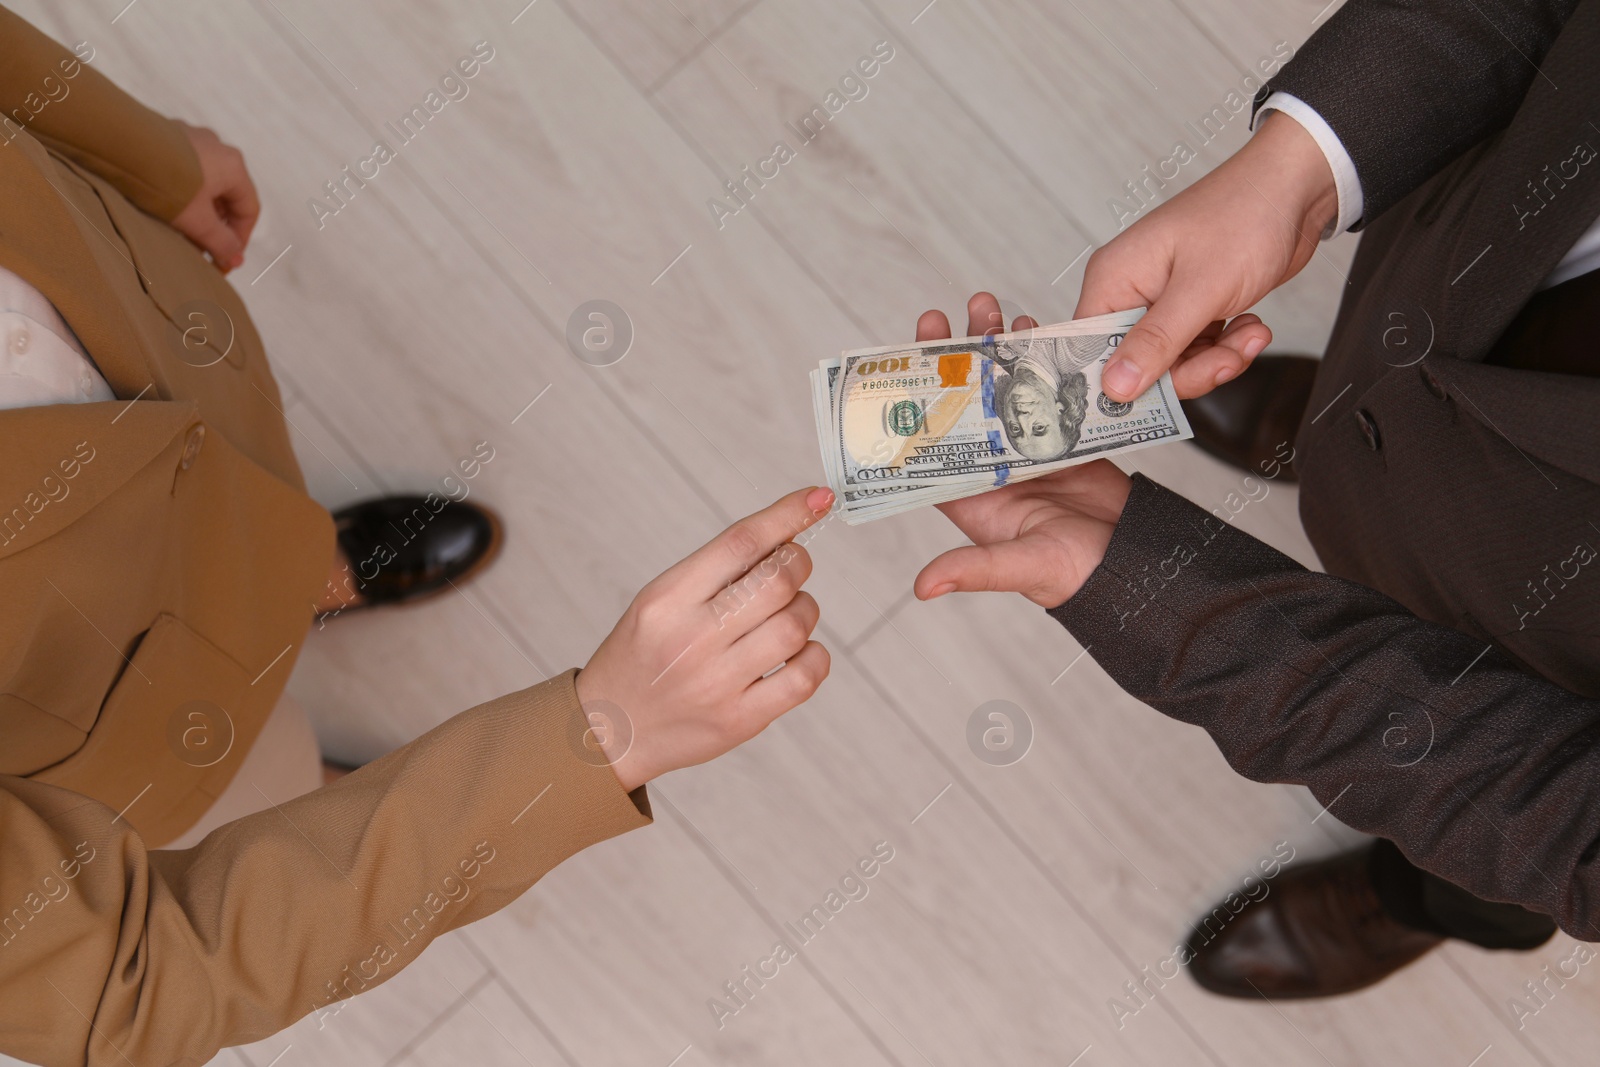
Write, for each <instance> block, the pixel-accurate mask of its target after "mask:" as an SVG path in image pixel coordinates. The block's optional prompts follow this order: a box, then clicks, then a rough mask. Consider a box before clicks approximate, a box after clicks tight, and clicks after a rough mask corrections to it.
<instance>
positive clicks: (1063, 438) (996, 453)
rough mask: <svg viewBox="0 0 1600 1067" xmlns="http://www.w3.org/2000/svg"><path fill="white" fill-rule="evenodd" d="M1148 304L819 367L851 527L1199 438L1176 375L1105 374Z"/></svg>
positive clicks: (815, 390) (818, 401)
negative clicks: (1150, 380) (1119, 393)
mask: <svg viewBox="0 0 1600 1067" xmlns="http://www.w3.org/2000/svg"><path fill="white" fill-rule="evenodd" d="M1144 310H1145V309H1144V308H1137V309H1135V310H1133V311H1119V312H1115V313H1113V314H1110V315H1098V316H1096V317H1094V318H1090V319H1077V320H1075V321H1073V322H1063V323H1059V324H1057V325H1055V326H1039V327H1035V328H1034V329H1031V330H1023V331H1019V332H1016V333H1002V334H993V335H991V336H989V337H967V338H961V339H957V340H948V339H947V340H940V341H924V342H921V343H918V344H908V345H895V346H891V347H888V348H862V349H856V350H854V351H849V352H845V353H843V354H842V355H841V356H840V357H839V358H838V359H827V360H823V361H822V364H821V365H820V366H819V367H818V368H817V369H816V370H814V371H812V372H811V395H812V401H813V403H814V405H815V407H816V416H817V435H818V437H819V439H820V440H821V442H822V465H823V469H824V470H825V471H826V472H827V480H828V485H829V486H830V487H831V488H832V489H833V491H834V493H835V494H837V496H838V498H839V500H840V501H841V504H842V507H843V510H844V520H845V522H847V523H850V524H851V525H855V524H857V523H863V522H871V521H872V520H873V519H880V518H883V517H885V516H887V515H894V514H897V513H899V512H902V511H910V510H911V509H913V508H920V507H924V506H926V505H928V504H937V503H941V502H943V501H946V500H958V499H960V498H962V497H968V496H973V495H975V494H977V493H982V492H985V491H987V490H989V489H994V488H996V487H998V486H1001V485H1005V484H1007V483H1009V482H1015V481H1021V480H1023V479H1027V478H1036V477H1038V476H1039V475H1041V474H1048V473H1050V472H1051V471H1055V470H1060V469H1061V468H1063V467H1070V466H1072V465H1074V464H1077V463H1084V462H1087V461H1088V460H1091V459H1098V458H1100V457H1103V456H1112V455H1116V454H1117V453H1119V452H1131V451H1133V450H1135V449H1139V448H1145V447H1148V446H1150V445H1154V444H1160V443H1162V442H1166V441H1182V440H1185V439H1187V438H1189V437H1192V436H1193V434H1192V432H1191V431H1190V429H1189V422H1188V420H1187V419H1185V418H1184V415H1183V408H1182V407H1180V406H1179V404H1178V396H1177V393H1176V392H1174V390H1173V387H1172V378H1171V376H1169V375H1162V376H1161V378H1160V380H1159V381H1157V382H1156V383H1155V384H1154V385H1152V386H1151V387H1150V388H1149V389H1148V390H1146V391H1145V393H1144V394H1143V395H1142V396H1140V397H1138V398H1136V399H1134V400H1132V401H1127V402H1123V401H1116V400H1112V399H1111V398H1110V397H1108V396H1106V394H1104V393H1102V392H1101V391H1100V373H1101V371H1102V370H1104V369H1105V365H1106V361H1107V360H1108V359H1109V358H1110V356H1111V354H1112V353H1113V352H1115V351H1116V349H1117V345H1118V344H1120V343H1121V341H1122V338H1123V337H1124V336H1125V335H1126V334H1127V332H1128V328H1129V327H1130V326H1132V325H1133V324H1134V323H1135V322H1137V321H1138V320H1139V316H1140V315H1142V314H1144Z"/></svg>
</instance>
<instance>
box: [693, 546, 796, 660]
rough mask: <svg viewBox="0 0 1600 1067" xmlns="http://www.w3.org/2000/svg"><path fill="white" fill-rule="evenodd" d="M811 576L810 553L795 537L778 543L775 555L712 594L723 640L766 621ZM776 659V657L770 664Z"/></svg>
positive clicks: (786, 602)
mask: <svg viewBox="0 0 1600 1067" xmlns="http://www.w3.org/2000/svg"><path fill="white" fill-rule="evenodd" d="M809 577H811V555H810V553H808V552H807V551H806V550H805V549H803V548H801V547H800V546H799V545H797V544H795V543H794V542H792V541H787V542H785V543H783V544H781V545H779V546H778V548H777V551H775V552H773V554H772V555H770V556H768V557H767V558H766V559H764V560H762V561H761V562H760V563H757V564H756V565H755V566H754V567H751V568H750V569H749V570H748V571H745V572H744V574H742V575H740V576H739V577H738V578H735V579H734V580H733V582H732V583H731V584H729V585H728V586H727V588H725V589H723V590H722V592H720V593H718V594H717V595H716V596H714V597H712V598H711V614H712V616H713V617H714V618H715V619H716V623H717V630H718V632H719V633H720V634H721V635H722V640H723V641H724V642H725V643H730V644H731V643H733V642H735V641H737V640H740V639H742V638H743V636H744V635H745V634H748V633H749V632H750V631H752V630H755V629H758V628H760V627H761V626H763V625H765V623H766V622H767V620H768V618H769V617H771V616H772V615H773V614H775V613H776V612H778V611H781V610H782V609H783V607H784V605H786V604H788V603H790V602H791V601H793V600H794V598H795V594H796V593H797V592H799V589H800V587H801V586H802V585H804V584H805V581H806V579H807V578H809ZM807 632H808V633H809V631H807ZM796 647H797V648H798V647H799V646H798V645H796ZM781 658H782V657H779V659H781ZM777 662H778V660H773V661H772V663H769V664H767V666H768V667H771V666H772V665H773V664H775V663H777Z"/></svg>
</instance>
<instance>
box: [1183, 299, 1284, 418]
mask: <svg viewBox="0 0 1600 1067" xmlns="http://www.w3.org/2000/svg"><path fill="white" fill-rule="evenodd" d="M1271 341H1272V331H1271V330H1270V329H1269V328H1268V327H1267V324H1266V323H1264V322H1262V321H1261V320H1260V319H1259V318H1257V317H1256V316H1254V315H1240V316H1239V317H1238V318H1236V319H1234V320H1233V322H1231V323H1229V325H1228V328H1227V329H1226V330H1225V331H1223V333H1222V336H1220V337H1218V338H1217V339H1216V343H1215V344H1211V345H1204V346H1196V348H1197V350H1195V351H1192V352H1191V353H1189V354H1188V355H1187V356H1186V357H1185V358H1184V359H1183V361H1182V362H1180V363H1179V364H1178V365H1177V366H1176V367H1174V368H1172V384H1173V386H1174V387H1175V388H1176V389H1177V391H1178V396H1179V397H1181V398H1182V399H1184V400H1188V399H1190V398H1191V397H1197V396H1204V395H1205V394H1207V393H1209V392H1210V391H1211V390H1213V389H1215V388H1216V387H1217V386H1219V385H1221V384H1223V383H1224V382H1227V381H1231V380H1233V379H1234V378H1237V377H1238V376H1239V375H1241V374H1243V373H1244V372H1245V371H1246V370H1247V369H1248V368H1249V366H1250V364H1251V363H1252V362H1253V361H1254V360H1255V358H1256V356H1258V355H1260V354H1261V351H1262V349H1264V348H1266V347H1267V345H1268V344H1269V343H1271Z"/></svg>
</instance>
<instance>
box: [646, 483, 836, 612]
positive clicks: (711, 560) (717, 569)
mask: <svg viewBox="0 0 1600 1067" xmlns="http://www.w3.org/2000/svg"><path fill="white" fill-rule="evenodd" d="M832 505H833V491H832V490H831V489H825V488H813V489H801V490H798V491H796V492H793V493H790V494H789V495H788V496H785V497H782V498H780V499H779V500H777V501H776V502H775V503H773V504H772V505H771V506H769V507H766V508H763V509H762V510H760V511H758V512H756V513H755V514H754V515H749V516H746V517H745V518H742V519H740V520H739V521H738V522H736V523H734V524H733V525H732V526H730V527H728V528H727V529H726V530H724V531H722V533H720V534H718V535H717V536H716V537H714V538H712V540H711V541H710V542H708V543H707V544H706V545H705V546H703V547H702V548H700V549H698V550H697V551H695V552H694V553H693V554H692V555H690V556H689V557H688V558H686V559H684V560H683V561H682V562H680V563H678V564H676V565H675V566H673V567H672V568H671V569H670V570H668V571H667V572H666V573H665V574H663V575H662V576H661V578H659V579H657V580H658V581H664V582H668V583H677V582H685V583H688V588H689V589H690V590H691V591H692V592H694V593H696V594H698V595H700V596H703V597H705V599H706V600H710V599H712V598H713V597H715V596H716V595H717V594H718V593H719V592H720V591H721V590H722V589H723V587H724V586H727V585H728V584H729V583H731V582H733V581H734V580H735V579H737V578H740V577H742V576H743V575H744V573H745V572H746V571H748V570H749V569H750V568H751V567H754V566H755V565H756V564H757V563H760V562H761V561H762V560H764V559H766V558H767V557H768V556H770V555H772V553H773V552H774V551H776V550H777V548H778V546H779V545H781V544H783V543H784V542H786V541H789V540H791V539H792V538H793V537H794V535H795V534H797V533H799V532H800V531H801V530H804V529H805V528H806V527H808V526H810V525H811V524H812V523H814V522H816V521H817V520H818V519H820V518H821V517H822V516H824V515H826V514H827V513H828V508H829V507H831V506H832Z"/></svg>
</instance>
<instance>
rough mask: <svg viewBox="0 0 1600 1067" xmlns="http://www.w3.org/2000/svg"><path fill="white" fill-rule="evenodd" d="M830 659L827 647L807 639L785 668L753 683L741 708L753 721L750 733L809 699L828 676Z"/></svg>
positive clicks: (746, 691)
mask: <svg viewBox="0 0 1600 1067" xmlns="http://www.w3.org/2000/svg"><path fill="white" fill-rule="evenodd" d="M830 662H831V661H830V659H829V656H828V650H827V649H825V648H823V647H822V646H821V645H819V644H818V643H817V642H815V641H807V642H806V644H805V647H804V648H802V649H801V650H800V651H799V653H798V654H796V655H793V656H790V657H789V661H788V662H787V663H785V664H784V665H783V669H782V670H780V671H778V672H777V673H776V674H773V675H771V676H769V677H766V678H761V679H758V680H757V681H755V682H754V683H752V684H751V686H750V688H749V689H746V690H745V691H744V698H743V700H742V701H741V708H742V710H743V711H744V713H745V714H746V715H748V716H750V718H751V719H752V720H753V723H754V729H753V730H752V731H751V733H752V734H756V733H760V732H761V731H762V730H764V729H765V728H766V727H767V725H768V724H769V723H771V722H772V720H773V719H776V718H777V717H778V716H779V715H782V714H783V713H784V712H786V711H788V710H789V709H790V708H793V707H795V706H797V705H799V704H803V703H805V702H806V701H807V700H808V699H810V697H811V694H812V693H815V692H816V691H817V686H819V685H821V684H822V681H823V679H825V678H827V677H828V667H829V664H830Z"/></svg>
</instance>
